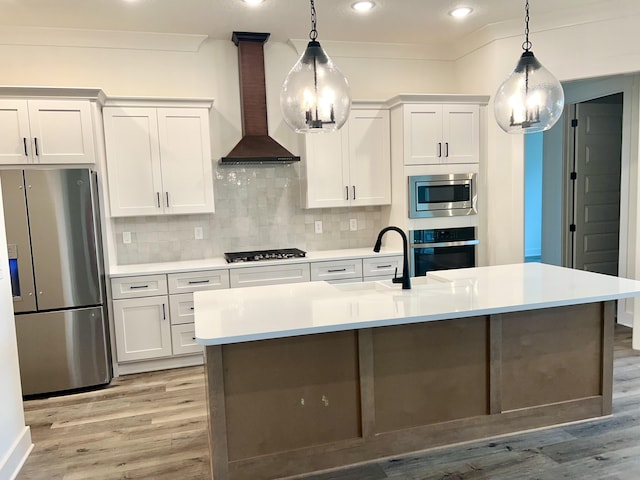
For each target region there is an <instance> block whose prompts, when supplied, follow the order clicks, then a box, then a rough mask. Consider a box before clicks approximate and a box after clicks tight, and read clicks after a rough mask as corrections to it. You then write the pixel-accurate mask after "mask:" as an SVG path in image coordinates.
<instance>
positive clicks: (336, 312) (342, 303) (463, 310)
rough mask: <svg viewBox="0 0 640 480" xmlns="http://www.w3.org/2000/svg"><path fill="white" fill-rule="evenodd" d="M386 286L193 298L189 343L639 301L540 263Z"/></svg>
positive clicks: (627, 291) (275, 288)
mask: <svg viewBox="0 0 640 480" xmlns="http://www.w3.org/2000/svg"><path fill="white" fill-rule="evenodd" d="M411 281H412V289H411V290H402V289H401V285H400V284H392V283H391V282H390V281H382V282H367V283H352V284H341V285H332V284H328V283H326V282H309V283H297V284H286V285H270V286H262V287H249V288H237V289H229V290H213V291H202V292H196V293H195V294H194V300H195V331H196V341H197V342H198V343H199V344H202V345H221V344H227V343H238V342H245V341H252V340H262V339H270V338H281V337H289V336H295V335H306V334H313V333H325V332H334V331H340V330H351V329H359V328H369V327H381V326H388V325H401V324H406V323H413V322H426V321H435V320H445V319H451V318H460V317H472V316H479V315H489V314H495V313H505V312H515V311H523V310H534V309H539V308H548V307H558V306H564V305H574V304H580V303H590V302H600V301H606V300H614V299H618V298H625V297H634V296H640V281H635V280H629V279H625V278H619V277H613V276H607V275H600V274H596V273H590V272H585V271H582V270H572V269H568V268H562V267H556V266H552V265H545V264H541V263H524V264H514V265H500V266H491V267H478V268H465V269H459V270H446V271H442V270H441V271H437V272H433V273H432V274H429V275H428V276H427V277H417V278H412V279H411Z"/></svg>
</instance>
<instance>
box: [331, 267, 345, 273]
mask: <svg viewBox="0 0 640 480" xmlns="http://www.w3.org/2000/svg"><path fill="white" fill-rule="evenodd" d="M346 271H347V269H346V268H334V269H329V270H327V272H328V273H335V272H346Z"/></svg>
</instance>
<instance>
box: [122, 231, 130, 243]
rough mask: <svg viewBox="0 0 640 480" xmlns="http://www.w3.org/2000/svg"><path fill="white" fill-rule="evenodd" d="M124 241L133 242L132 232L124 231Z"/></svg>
mask: <svg viewBox="0 0 640 480" xmlns="http://www.w3.org/2000/svg"><path fill="white" fill-rule="evenodd" d="M122 243H127V244H128V243H131V232H122Z"/></svg>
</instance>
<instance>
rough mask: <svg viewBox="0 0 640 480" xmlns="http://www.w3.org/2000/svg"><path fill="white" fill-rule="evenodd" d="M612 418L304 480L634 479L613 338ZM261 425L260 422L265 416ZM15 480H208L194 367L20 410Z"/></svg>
mask: <svg viewBox="0 0 640 480" xmlns="http://www.w3.org/2000/svg"><path fill="white" fill-rule="evenodd" d="M613 413H614V414H613V416H612V417H609V418H604V419H600V420H594V421H589V422H584V423H580V424H576V425H570V426H565V427H562V428H560V427H557V428H552V429H547V430H543V431H537V432H530V433H526V434H520V435H511V436H508V437H503V438H499V439H492V440H487V441H481V442H475V443H472V444H466V445H463V446H458V447H452V448H446V449H440V450H436V451H431V452H429V453H422V454H416V455H412V456H408V457H403V458H397V459H389V460H385V461H381V462H378V463H373V464H369V465H364V466H359V467H354V468H349V469H344V470H340V471H334V472H329V473H323V474H320V475H314V476H308V477H307V479H308V480H329V479H330V480H379V479H396V480H400V479H402V480H477V479H491V480H515V479H518V480H523V479H531V480H534V479H536V480H558V479H576V480H577V479H579V480H596V479H597V480H601V479H623V478H624V479H640V352H634V351H632V350H631V330H630V329H627V328H624V327H617V329H616V349H615V364H614V400H613ZM265 414H266V415H268V412H265ZM25 415H26V422H27V425H30V426H31V434H32V438H33V441H34V443H35V448H34V450H33V452H32V453H31V456H30V457H29V459H28V460H27V462H26V464H25V466H24V467H23V469H22V472H21V473H20V474H19V475H18V480H28V479H29V480H58V479H63V480H75V479H77V480H80V479H92V480H103V479H109V480H111V479H153V480H156V479H157V480H191V479H194V480H195V479H198V480H208V479H209V473H208V472H209V463H208V462H209V461H208V453H209V452H208V445H207V432H206V409H205V391H204V374H203V368H202V367H190V368H183V369H177V370H168V371H163V372H154V373H147V374H139V375H129V376H125V377H120V378H117V379H115V380H114V381H113V382H112V384H111V385H110V386H109V387H108V388H105V389H102V390H98V391H94V392H85V393H80V394H75V395H68V396H64V397H54V398H50V399H40V400H29V401H26V402H25Z"/></svg>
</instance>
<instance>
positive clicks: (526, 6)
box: [311, 0, 532, 52]
mask: <svg viewBox="0 0 640 480" xmlns="http://www.w3.org/2000/svg"><path fill="white" fill-rule="evenodd" d="M311 4H312V5H313V0H311ZM314 28H315V26H314ZM531 47H532V44H531V42H530V41H529V0H526V2H525V4H524V42H523V43H522V49H523V50H524V51H525V52H528V51H529V50H531Z"/></svg>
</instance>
